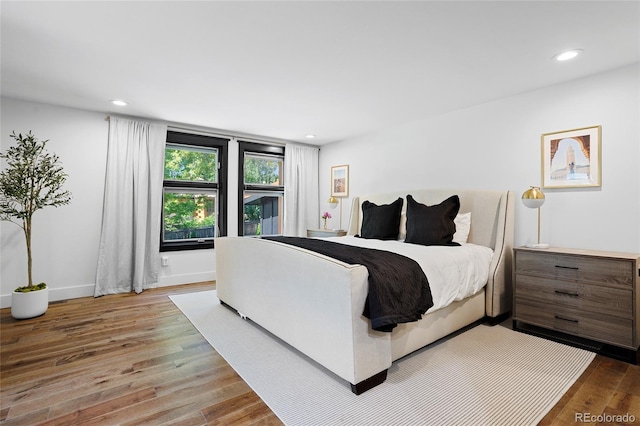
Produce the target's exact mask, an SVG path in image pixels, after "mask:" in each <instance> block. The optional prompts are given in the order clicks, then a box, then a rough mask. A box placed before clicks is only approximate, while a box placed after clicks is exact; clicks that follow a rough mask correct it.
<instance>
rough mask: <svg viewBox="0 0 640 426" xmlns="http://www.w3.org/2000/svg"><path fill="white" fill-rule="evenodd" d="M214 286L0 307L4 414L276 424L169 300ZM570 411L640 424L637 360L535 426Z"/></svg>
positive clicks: (16, 421)
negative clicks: (20, 309) (17, 313)
mask: <svg viewBox="0 0 640 426" xmlns="http://www.w3.org/2000/svg"><path fill="white" fill-rule="evenodd" d="M213 288H215V284H214V283H212V282H210V283H198V284H190V285H184V286H176V287H164V288H160V289H153V290H147V291H145V292H144V293H142V294H140V295H135V294H126V295H114V296H104V297H101V298H98V299H94V298H82V299H72V300H68V301H64V302H53V303H51V304H50V306H49V310H48V311H47V313H46V314H45V315H44V316H42V317H40V318H35V319H31V320H23V321H16V320H14V319H13V318H12V317H11V314H10V310H9V309H2V310H0V326H1V328H0V344H1V349H0V386H1V390H0V421H1V422H2V424H3V425H57V424H60V425H71V424H118V425H131V424H136V425H138V424H153V425H156V424H171V425H204V424H211V425H215V424H224V425H229V424H235V425H257V424H260V425H280V424H282V423H281V422H280V421H279V419H278V418H277V417H276V416H275V415H274V414H273V413H272V412H271V410H270V409H269V408H268V407H267V406H266V405H265V404H264V403H263V402H262V400H260V398H259V397H258V396H257V395H256V394H255V393H254V392H253V391H252V390H251V388H249V386H248V385H247V384H246V383H245V382H244V381H243V380H242V379H241V378H240V377H239V376H238V375H237V374H236V373H235V372H234V371H233V369H232V368H231V367H230V366H229V365H228V364H227V363H226V362H225V361H224V359H222V357H220V355H218V354H217V353H216V352H215V351H214V350H213V349H212V348H211V346H209V344H208V343H207V342H206V340H205V339H204V338H203V337H202V336H201V335H200V334H199V333H198V332H197V331H196V329H195V328H194V327H193V326H192V325H191V323H190V322H189V321H188V320H187V319H186V318H185V317H184V316H183V315H182V313H181V312H180V311H179V310H178V309H177V308H176V307H175V306H174V304H173V303H172V302H171V301H170V300H169V298H168V297H167V295H169V294H177V293H184V292H192V291H202V290H209V289H213ZM576 413H590V414H591V415H593V416H596V415H599V414H602V413H606V414H611V415H615V414H620V415H623V414H630V415H634V416H635V419H636V420H635V421H636V424H640V367H638V366H633V365H629V364H626V363H623V362H619V361H615V360H611V359H609V358H605V357H602V356H597V357H596V359H595V360H594V362H593V363H592V364H591V365H590V366H589V368H588V369H587V370H586V371H585V373H584V374H583V375H582V376H581V377H580V379H579V380H578V381H577V382H576V383H575V384H574V386H572V387H571V388H570V389H569V391H568V392H567V393H566V394H565V396H564V397H563V398H562V399H561V400H560V401H559V402H558V404H557V405H556V406H555V407H554V408H553V409H552V410H551V411H550V412H549V414H548V415H547V416H546V417H545V418H544V419H543V421H542V422H541V424H543V425H555V424H558V425H565V424H575V423H576V422H575V420H576V418H575V414H576Z"/></svg>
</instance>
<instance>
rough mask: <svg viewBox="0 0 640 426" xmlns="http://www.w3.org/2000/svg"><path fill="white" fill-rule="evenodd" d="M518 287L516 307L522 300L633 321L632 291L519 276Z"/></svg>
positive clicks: (516, 290)
mask: <svg viewBox="0 0 640 426" xmlns="http://www.w3.org/2000/svg"><path fill="white" fill-rule="evenodd" d="M516 280H517V283H518V285H517V286H516V288H515V297H516V306H517V305H518V304H519V303H520V301H522V302H523V303H526V301H527V300H528V301H532V302H538V303H542V304H545V305H553V306H563V307H567V308H573V309H577V310H581V311H583V312H584V313H585V314H590V313H593V314H604V315H610V316H614V317H619V318H625V319H632V318H633V294H632V292H631V290H625V289H621V288H616V287H606V286H601V285H595V284H582V283H577V282H566V281H557V280H552V279H549V278H538V277H531V276H528V275H518V276H517V278H516Z"/></svg>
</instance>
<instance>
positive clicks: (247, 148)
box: [238, 141, 286, 237]
mask: <svg viewBox="0 0 640 426" xmlns="http://www.w3.org/2000/svg"><path fill="white" fill-rule="evenodd" d="M238 147H239V149H238V236H241V237H244V236H245V235H244V192H245V191H256V192H265V193H268V192H273V193H278V194H279V193H282V199H283V203H284V187H285V185H286V182H282V183H284V185H278V186H276V185H260V184H246V183H245V182H244V156H245V153H247V154H257V155H260V154H266V155H271V156H277V157H282V165H283V168H284V146H280V145H267V144H262V143H255V142H247V141H238ZM282 174H283V181H284V170H283V171H282ZM281 214H284V211H283V212H281ZM249 237H251V236H249Z"/></svg>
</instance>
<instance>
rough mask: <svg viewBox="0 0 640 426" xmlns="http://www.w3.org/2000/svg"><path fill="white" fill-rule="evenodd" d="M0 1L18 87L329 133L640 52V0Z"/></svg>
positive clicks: (276, 130) (535, 83)
mask: <svg viewBox="0 0 640 426" xmlns="http://www.w3.org/2000/svg"><path fill="white" fill-rule="evenodd" d="M0 8H1V9H0V13H1V43H2V44H1V48H2V50H1V58H2V69H1V71H2V80H1V93H2V95H3V96H8V97H13V98H19V99H26V100H32V101H39V102H45V103H52V104H58V105H65V106H71V107H77V108H82V109H87V110H92V111H102V112H111V113H115V112H117V113H120V114H126V115H131V116H139V117H147V118H154V119H160V120H166V121H171V122H179V123H185V124H190V125H197V126H206V127H210V128H214V129H223V130H228V131H232V132H241V133H245V134H254V135H262V136H267V137H272V138H279V139H286V140H294V141H301V142H306V143H314V144H324V143H329V142H333V141H338V140H342V139H345V138H349V137H354V136H358V135H362V134H366V133H369V132H373V131H376V130H379V129H382V128H386V127H389V126H393V125H397V124H400V123H404V122H410V121H414V120H419V119H423V118H426V117H429V116H433V115H437V114H441V113H445V112H448V111H452V110H456V109H461V108H465V107H469V106H473V105H477V104H480V103H483V102H487V101H490V100H494V99H499V98H503V97H507V96H511V95H515V94H518V93H523V92H526V91H530V90H535V89H537V88H541V87H545V86H549V85H553V84H557V83H561V82H564V81H568V80H572V79H576V78H580V77H584V76H587V75H591V74H595V73H599V72H603V71H606V70H609V69H614V68H618V67H622V66H625V65H628V64H632V63H636V62H638V61H639V60H640V47H639V45H640V2H638V1H621V2H616V1H601V2H600V1H495V2H488V1H446V2H445V1H413V2H398V1H342V2H339V1H319V2H311V1H258V2H246V1H235V2H221V1H198V2H180V1H163V2H153V1H139V2H95V1H85V2H79V1H67V2H56V1H46V2H13V1H6V0H2V2H1V3H0ZM570 48H580V49H583V50H584V54H583V55H581V56H580V57H578V58H577V59H576V60H574V61H571V62H565V63H558V62H555V61H553V60H552V59H551V58H552V56H553V55H555V54H556V53H559V52H561V51H563V50H565V49H570ZM110 99H124V100H126V101H127V102H128V103H129V105H128V106H126V107H121V108H118V107H115V106H113V105H111V104H110V103H108V101H109V100H110ZM309 133H312V134H316V135H317V138H316V139H314V140H308V139H305V135H306V134H309Z"/></svg>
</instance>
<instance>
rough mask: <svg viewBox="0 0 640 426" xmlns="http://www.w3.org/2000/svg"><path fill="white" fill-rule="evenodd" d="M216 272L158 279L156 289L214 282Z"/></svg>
mask: <svg viewBox="0 0 640 426" xmlns="http://www.w3.org/2000/svg"><path fill="white" fill-rule="evenodd" d="M215 279H216V271H208V272H199V273H195V274H184V275H171V276H168V277H162V276H161V277H159V278H158V287H169V286H172V285H180V284H191V283H200V282H203V281H214V280H215Z"/></svg>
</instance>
